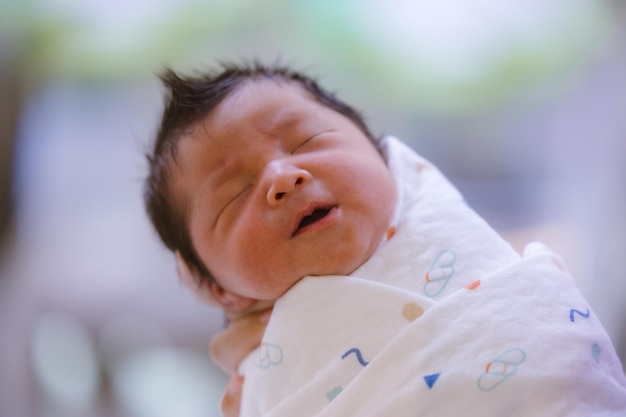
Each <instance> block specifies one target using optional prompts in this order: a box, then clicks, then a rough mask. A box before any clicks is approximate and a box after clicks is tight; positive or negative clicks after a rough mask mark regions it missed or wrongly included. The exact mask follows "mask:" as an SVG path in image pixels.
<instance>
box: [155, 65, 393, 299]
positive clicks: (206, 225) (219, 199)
mask: <svg viewBox="0 0 626 417" xmlns="http://www.w3.org/2000/svg"><path fill="white" fill-rule="evenodd" d="M161 79H162V81H163V83H164V84H165V86H166V88H167V89H168V95H167V98H166V106H165V110H164V113H163V118H162V122H161V126H160V130H159V132H158V136H157V138H156V142H155V145H154V149H153V151H152V153H151V155H150V156H149V158H148V159H149V164H150V173H149V177H148V179H147V181H146V188H145V203H146V207H147V210H148V213H149V215H150V218H151V220H152V223H153V224H154V226H155V228H156V230H157V232H158V233H159V235H160V237H161V239H162V240H163V242H164V243H165V245H166V246H167V247H168V248H169V249H171V250H173V251H175V252H177V254H178V255H179V258H182V260H183V261H184V263H185V264H186V267H187V268H188V269H189V270H191V271H192V273H193V275H194V277H196V279H197V280H198V281H199V282H200V283H202V284H206V285H207V286H208V288H209V289H210V290H211V293H212V294H213V297H214V298H215V299H216V300H217V301H218V302H219V303H220V304H221V305H222V306H224V308H226V309H227V310H230V311H237V310H242V309H244V308H246V307H248V306H249V305H250V304H251V303H252V302H253V300H271V299H275V298H277V297H278V296H280V295H281V294H283V293H284V292H285V291H287V290H288V289H289V288H290V287H291V286H292V285H294V284H295V283H296V282H297V281H298V280H299V279H301V278H302V277H304V276H307V275H346V274H349V273H351V272H353V271H354V270H355V269H357V268H358V267H359V266H360V265H361V264H363V263H364V262H365V261H366V260H367V259H368V258H369V257H370V256H371V255H372V253H373V252H374V250H375V249H376V247H377V246H378V244H379V242H380V240H381V239H382V237H383V235H384V233H385V230H386V229H387V227H388V224H389V221H390V219H391V215H392V212H393V209H394V207H395V199H396V194H395V189H394V183H393V179H392V177H391V174H390V173H389V171H388V169H387V167H386V165H385V162H384V160H383V158H382V156H381V155H380V153H379V151H378V149H377V147H376V145H375V143H376V141H375V139H374V137H373V135H372V134H371V133H370V131H369V129H368V128H367V126H366V124H365V122H364V121H363V119H362V117H361V116H360V115H359V113H358V112H357V111H355V110H354V109H353V108H352V107H350V106H348V105H346V104H345V103H343V102H341V101H340V100H339V99H337V98H336V97H335V96H334V95H333V94H331V93H329V92H327V91H325V90H324V89H322V88H321V87H320V86H319V85H318V84H317V83H316V82H315V81H314V80H313V79H311V78H309V77H307V76H305V75H303V74H300V73H298V72H295V71H291V70H289V69H285V68H275V67H265V66H263V65H260V64H254V65H251V66H235V65H228V66H224V67H223V68H222V70H221V71H220V72H218V73H215V74H207V75H204V76H199V77H188V78H184V77H179V76H178V75H176V74H175V73H174V72H172V71H171V70H166V71H165V72H164V73H163V74H162V75H161Z"/></svg>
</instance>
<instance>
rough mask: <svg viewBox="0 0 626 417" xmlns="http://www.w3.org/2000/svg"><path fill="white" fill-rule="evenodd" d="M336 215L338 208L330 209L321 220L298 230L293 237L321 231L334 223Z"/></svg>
mask: <svg viewBox="0 0 626 417" xmlns="http://www.w3.org/2000/svg"><path fill="white" fill-rule="evenodd" d="M338 214H339V208H338V207H333V208H331V209H330V211H329V212H328V214H327V215H326V216H324V217H323V218H321V219H319V220H318V221H316V222H315V223H311V224H307V225H306V226H304V227H303V228H301V229H298V230H297V231H296V232H295V233H294V234H293V237H295V236H300V235H302V234H304V233H312V232H317V231H319V230H322V229H324V228H326V227H328V226H330V225H331V224H332V223H333V222H334V221H335V219H336V218H337V215H338Z"/></svg>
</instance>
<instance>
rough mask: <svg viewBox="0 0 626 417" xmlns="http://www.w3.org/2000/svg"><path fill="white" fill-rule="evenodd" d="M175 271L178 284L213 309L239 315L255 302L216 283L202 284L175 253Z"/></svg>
mask: <svg viewBox="0 0 626 417" xmlns="http://www.w3.org/2000/svg"><path fill="white" fill-rule="evenodd" d="M176 269H177V272H178V278H179V279H180V282H181V283H182V284H183V285H184V286H185V287H187V288H188V289H189V290H190V291H191V292H193V293H194V295H195V296H196V298H197V299H198V300H200V301H201V302H203V303H205V304H208V305H212V306H215V307H222V308H223V309H224V310H226V312H227V313H239V312H241V311H243V310H246V309H248V308H250V307H252V305H253V304H254V303H255V302H256V300H254V299H252V298H247V297H243V296H240V295H238V294H234V293H232V292H230V291H227V290H225V289H223V288H222V287H221V286H220V285H219V284H218V283H216V282H214V281H210V282H208V283H202V281H201V280H200V278H199V277H198V276H197V275H196V274H195V273H194V269H192V268H190V267H189V265H187V262H185V260H184V259H183V257H182V256H181V254H180V252H178V251H176Z"/></svg>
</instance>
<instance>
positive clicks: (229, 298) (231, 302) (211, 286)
mask: <svg viewBox="0 0 626 417" xmlns="http://www.w3.org/2000/svg"><path fill="white" fill-rule="evenodd" d="M205 285H206V288H207V289H208V290H209V292H210V293H211V295H212V297H213V299H214V300H215V301H217V303H218V304H219V305H221V306H222V307H223V308H224V310H226V312H227V313H240V312H242V311H244V310H248V309H249V308H251V307H252V305H253V304H254V303H256V300H255V299H253V298H248V297H244V296H243V295H239V294H235V293H234V292H231V291H228V290H226V289H224V288H223V287H222V286H221V285H219V284H218V283H217V282H215V281H210V282H208V283H207V284H205Z"/></svg>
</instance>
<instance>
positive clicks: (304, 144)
mask: <svg viewBox="0 0 626 417" xmlns="http://www.w3.org/2000/svg"><path fill="white" fill-rule="evenodd" d="M327 132H330V130H324V131H322V132H318V133H316V134H314V135H313V136H310V137H308V138H307V139H306V140H305V141H304V142H302V143H300V144H299V145H298V146H296V148H295V149H294V150H293V151H292V153H295V152H297V151H298V150H300V149H301V148H303V147H304V146H306V145H307V144H309V143H311V141H312V140H313V139H315V138H317V137H318V136H320V135H322V134H324V133H327Z"/></svg>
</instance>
